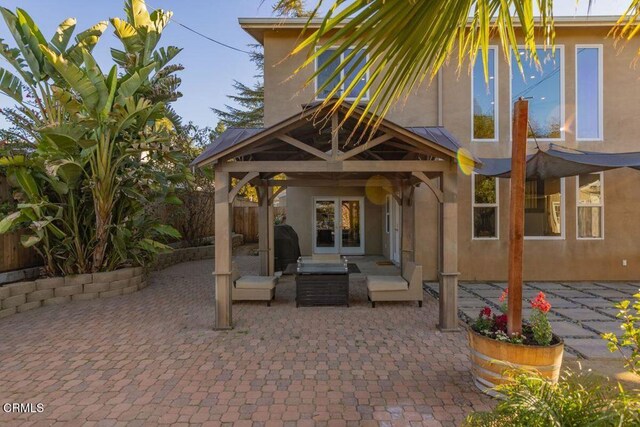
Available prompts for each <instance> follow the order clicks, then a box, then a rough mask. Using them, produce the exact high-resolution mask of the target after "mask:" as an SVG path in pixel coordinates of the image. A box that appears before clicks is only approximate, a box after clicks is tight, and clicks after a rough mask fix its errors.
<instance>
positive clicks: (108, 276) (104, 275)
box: [93, 270, 120, 283]
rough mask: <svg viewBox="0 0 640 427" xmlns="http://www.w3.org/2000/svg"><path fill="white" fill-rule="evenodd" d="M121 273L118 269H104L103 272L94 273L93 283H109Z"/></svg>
mask: <svg viewBox="0 0 640 427" xmlns="http://www.w3.org/2000/svg"><path fill="white" fill-rule="evenodd" d="M119 276H120V273H118V270H116V271H103V272H101V273H93V283H109V282H113V281H115V280H118V279H119Z"/></svg>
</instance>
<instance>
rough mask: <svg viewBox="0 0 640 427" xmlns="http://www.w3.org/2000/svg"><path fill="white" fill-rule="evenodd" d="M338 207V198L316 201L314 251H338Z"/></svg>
mask: <svg viewBox="0 0 640 427" xmlns="http://www.w3.org/2000/svg"><path fill="white" fill-rule="evenodd" d="M336 207H337V200H335V199H326V200H316V201H315V211H314V222H315V233H314V234H315V239H314V252H316V253H337V252H338V245H337V243H338V242H337V241H336V225H337V224H336Z"/></svg>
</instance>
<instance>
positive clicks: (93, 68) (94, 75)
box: [82, 50, 109, 111]
mask: <svg viewBox="0 0 640 427" xmlns="http://www.w3.org/2000/svg"><path fill="white" fill-rule="evenodd" d="M82 58H83V59H84V65H85V67H84V71H85V73H86V75H87V77H88V78H89V80H91V83H93V86H94V87H95V88H96V90H97V92H98V96H99V101H98V105H97V106H96V109H97V110H100V111H102V110H104V108H105V106H106V105H107V101H108V99H109V90H108V89H107V82H106V81H105V79H104V74H102V70H101V69H100V66H99V65H98V63H97V62H96V60H95V59H94V58H93V55H91V54H90V53H89V52H88V51H87V50H82Z"/></svg>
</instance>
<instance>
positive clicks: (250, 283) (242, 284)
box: [236, 276, 278, 289]
mask: <svg viewBox="0 0 640 427" xmlns="http://www.w3.org/2000/svg"><path fill="white" fill-rule="evenodd" d="M277 282H278V278H277V277H275V276H242V277H241V278H239V279H238V280H236V288H237V289H272V288H274V287H275V286H276V283H277Z"/></svg>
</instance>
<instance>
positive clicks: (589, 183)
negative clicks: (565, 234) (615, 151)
mask: <svg viewBox="0 0 640 427" xmlns="http://www.w3.org/2000/svg"><path fill="white" fill-rule="evenodd" d="M602 176H603V174H602V172H599V173H590V174H585V175H579V176H578V178H577V185H578V194H577V195H576V201H577V203H578V206H577V215H578V221H577V225H578V239H602V238H603V237H604V215H603V209H604V194H603V185H602Z"/></svg>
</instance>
